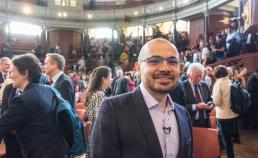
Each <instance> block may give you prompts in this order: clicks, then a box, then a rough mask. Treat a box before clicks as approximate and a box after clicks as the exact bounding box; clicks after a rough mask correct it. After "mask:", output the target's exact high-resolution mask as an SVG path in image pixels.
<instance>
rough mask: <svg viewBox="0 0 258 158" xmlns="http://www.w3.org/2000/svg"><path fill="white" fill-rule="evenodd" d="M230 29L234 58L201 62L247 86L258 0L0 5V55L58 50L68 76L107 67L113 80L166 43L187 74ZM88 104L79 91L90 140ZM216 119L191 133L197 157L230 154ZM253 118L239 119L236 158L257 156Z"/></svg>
mask: <svg viewBox="0 0 258 158" xmlns="http://www.w3.org/2000/svg"><path fill="white" fill-rule="evenodd" d="M229 27H230V28H233V29H234V30H235V31H236V32H237V33H238V34H239V35H240V37H241V41H240V43H238V44H236V45H235V46H233V47H234V48H231V47H230V50H231V49H234V50H235V52H237V53H235V54H234V51H233V54H230V53H229V52H230V51H228V52H227V53H226V51H225V54H224V56H223V58H222V59H218V60H217V58H216V56H215V57H214V56H212V55H211V56H209V55H207V56H206V57H207V60H206V58H205V59H204V58H201V57H200V58H201V59H200V61H199V62H201V63H202V64H203V65H204V66H205V67H211V68H214V67H216V66H218V65H225V66H227V67H232V68H233V70H234V72H235V73H237V74H238V75H239V76H241V79H242V80H245V82H244V81H243V82H244V83H245V85H244V86H247V82H248V81H247V80H248V78H249V76H250V75H252V74H253V73H255V72H256V73H258V62H257V60H258V0H0V58H2V57H9V58H12V57H13V56H15V55H21V54H25V53H32V54H34V55H36V56H37V57H38V58H39V59H40V61H41V62H42V64H44V59H45V56H46V54H47V53H58V54H61V55H62V56H64V57H65V60H66V65H65V72H66V73H67V74H68V75H69V77H71V78H72V79H74V80H76V81H77V82H76V83H78V80H80V75H82V74H83V75H85V78H86V79H89V76H90V74H91V72H92V71H93V70H94V69H95V68H96V67H98V66H103V65H106V66H108V67H110V68H111V69H112V74H113V75H114V74H115V73H116V70H117V69H123V71H124V72H130V73H133V71H134V64H135V62H137V57H138V55H139V52H140V49H141V47H142V46H143V45H144V44H145V43H146V42H148V41H150V40H151V39H154V38H165V39H167V40H169V41H170V42H171V43H173V44H174V45H175V46H176V47H177V49H178V52H179V58H180V70H181V73H183V72H184V66H185V65H186V64H188V63H191V62H194V61H195V60H199V59H195V57H194V55H193V54H194V53H196V51H198V50H200V48H199V47H200V44H199V42H200V41H207V47H208V46H209V47H210V50H211V51H212V50H213V49H214V48H213V43H215V42H216V37H217V35H218V34H219V37H221V38H222V40H225V41H226V39H227V34H228V32H229ZM234 44H235V43H234ZM232 45H233V44H232ZM240 45H241V46H240ZM228 50H229V48H228ZM196 54H197V53H196ZM211 54H212V53H211ZM193 60H194V61H193ZM204 61H205V62H204ZM197 62H198V61H197ZM244 71H245V72H244ZM70 74H71V76H70ZM76 75H77V76H76ZM78 76H79V79H78ZM74 80H73V81H74ZM76 88H77V86H76ZM79 89H80V87H78V90H76V91H80V90H79ZM83 92H84V91H83ZM83 92H82V93H83ZM256 93H258V90H257V92H256ZM79 95H80V96H79ZM76 97H77V96H76ZM84 101H85V98H83V94H82V97H81V94H79V92H78V98H77V100H76V102H77V103H76V112H77V114H78V116H79V117H80V118H81V119H82V120H83V121H84V124H85V134H86V135H87V132H88V133H89V131H90V130H91V128H92V123H91V122H89V121H88V118H87V113H86V108H85V104H84ZM256 103H257V102H256ZM257 108H258V105H256V109H257ZM215 116H216V114H215V110H213V112H211V113H210V116H209V117H210V125H211V126H210V128H209V129H206V130H205V131H197V130H193V150H194V154H195V157H196V158H218V157H221V158H226V157H227V154H226V151H225V149H223V148H221V140H220V138H219V131H218V128H217V125H216V123H217V122H216V117H215ZM255 119H256V120H253V121H254V122H256V124H257V126H251V127H249V126H248V127H245V128H243V127H242V122H241V121H243V120H244V119H240V121H239V122H238V125H239V127H238V128H239V135H240V140H238V141H236V142H234V143H233V145H234V153H235V157H236V158H255V157H258V150H257V146H258V114H256V117H255ZM244 121H246V120H244ZM0 128H1V127H0ZM128 130H133V129H128ZM0 147H1V148H0V158H5V157H6V150H5V145H4V141H2V142H1V144H0ZM79 157H88V154H87V153H85V154H84V155H82V156H79ZM79 157H78V158H79ZM7 158H8V157H7Z"/></svg>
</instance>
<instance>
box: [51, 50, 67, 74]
mask: <svg viewBox="0 0 258 158" xmlns="http://www.w3.org/2000/svg"><path fill="white" fill-rule="evenodd" d="M47 57H50V58H51V60H52V61H53V62H54V63H56V65H57V67H58V69H59V70H62V71H64V67H65V58H64V57H63V56H62V55H60V54H57V53H48V54H47Z"/></svg>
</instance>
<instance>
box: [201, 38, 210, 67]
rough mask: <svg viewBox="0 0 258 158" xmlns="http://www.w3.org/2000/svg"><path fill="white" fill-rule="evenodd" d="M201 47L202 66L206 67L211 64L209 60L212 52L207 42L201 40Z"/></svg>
mask: <svg viewBox="0 0 258 158" xmlns="http://www.w3.org/2000/svg"><path fill="white" fill-rule="evenodd" d="M199 45H200V49H201V57H202V65H203V66H206V65H207V64H209V61H208V59H209V54H210V51H209V49H208V47H207V44H206V42H205V41H203V40H201V41H200V43H199Z"/></svg>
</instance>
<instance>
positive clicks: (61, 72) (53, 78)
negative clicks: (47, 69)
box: [52, 71, 64, 85]
mask: <svg viewBox="0 0 258 158" xmlns="http://www.w3.org/2000/svg"><path fill="white" fill-rule="evenodd" d="M63 73H64V72H63V71H60V72H59V73H58V74H56V75H55V76H53V77H52V80H53V85H54V84H55V83H56V81H57V80H58V78H59V77H60V76H61V75H62V74H63Z"/></svg>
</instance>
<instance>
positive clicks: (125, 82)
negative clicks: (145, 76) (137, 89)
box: [114, 77, 130, 95]
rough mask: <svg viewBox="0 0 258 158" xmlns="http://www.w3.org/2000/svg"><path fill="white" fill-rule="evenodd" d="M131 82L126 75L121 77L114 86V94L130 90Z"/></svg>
mask: <svg viewBox="0 0 258 158" xmlns="http://www.w3.org/2000/svg"><path fill="white" fill-rule="evenodd" d="M129 82H130V81H129V79H127V78H126V77H120V78H119V79H117V80H116V82H115V86H114V95H119V94H124V93H127V92H130V89H129Z"/></svg>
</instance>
